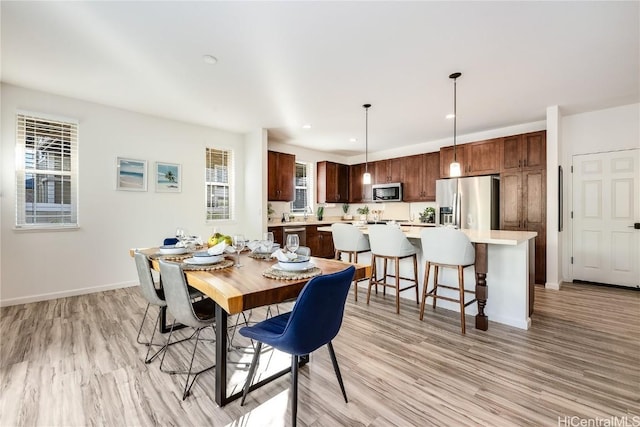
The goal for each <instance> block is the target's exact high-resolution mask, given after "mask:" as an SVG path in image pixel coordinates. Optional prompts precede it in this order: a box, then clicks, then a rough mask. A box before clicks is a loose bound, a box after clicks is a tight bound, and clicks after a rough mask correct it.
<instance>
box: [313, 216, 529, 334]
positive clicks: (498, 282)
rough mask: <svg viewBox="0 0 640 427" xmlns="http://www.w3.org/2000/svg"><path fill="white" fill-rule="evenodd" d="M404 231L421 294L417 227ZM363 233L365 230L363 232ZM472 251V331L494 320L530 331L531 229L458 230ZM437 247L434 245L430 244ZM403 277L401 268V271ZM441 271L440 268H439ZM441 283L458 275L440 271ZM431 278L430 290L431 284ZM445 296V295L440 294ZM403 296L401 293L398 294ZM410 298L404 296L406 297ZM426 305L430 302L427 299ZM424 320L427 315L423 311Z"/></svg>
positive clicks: (468, 278)
mask: <svg viewBox="0 0 640 427" xmlns="http://www.w3.org/2000/svg"><path fill="white" fill-rule="evenodd" d="M319 230H321V231H331V228H330V227H321V228H319ZM402 230H403V232H404V233H405V235H406V236H407V237H408V238H409V240H410V241H411V243H412V244H413V245H414V246H415V247H416V249H417V252H418V268H419V272H418V274H419V278H420V284H419V291H420V294H422V286H424V283H422V280H423V278H424V264H425V260H424V259H423V258H422V241H421V239H420V232H421V231H422V228H421V227H412V226H403V227H402ZM362 231H363V232H364V233H367V232H368V230H367V228H366V227H363V228H362ZM462 231H463V232H465V234H467V236H469V239H470V240H471V242H472V243H473V244H474V246H475V248H476V263H475V266H474V268H469V269H465V278H464V279H465V284H467V285H469V284H472V283H475V291H476V298H477V299H478V304H476V305H471V306H469V307H468V308H467V310H466V313H467V314H469V315H475V320H476V328H477V329H481V330H487V328H488V319H489V318H490V319H491V320H492V321H494V322H498V323H502V324H505V325H509V326H514V327H516V328H520V329H529V327H530V326H531V318H530V315H531V313H532V312H533V286H534V272H535V271H534V268H535V266H534V260H535V246H534V242H535V237H536V236H537V233H535V232H531V231H507V230H487V231H479V230H462ZM433 244H435V245H437V244H438V242H433ZM370 260H371V258H370V253H363V254H361V256H360V257H359V262H361V263H366V262H370ZM400 269H401V270H402V273H403V274H405V273H404V270H403V266H401V267H400ZM441 271H442V269H441ZM441 274H444V276H441V280H442V279H444V281H445V282H450V283H455V281H456V280H457V276H456V272H455V271H454V270H452V269H444V271H443V272H442V273H441ZM432 278H433V276H432V277H431V278H430V283H429V287H431V286H432ZM443 293H444V292H443ZM400 295H401V297H403V295H402V293H401V294H400ZM408 297H409V295H408V294H407V298H408ZM429 301H430V300H429ZM440 307H442V308H445V309H449V310H454V311H459V306H458V304H457V303H453V302H449V301H444V300H439V301H438V308H440ZM425 321H428V311H427V312H425Z"/></svg>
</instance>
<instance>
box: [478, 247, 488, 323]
mask: <svg viewBox="0 0 640 427" xmlns="http://www.w3.org/2000/svg"><path fill="white" fill-rule="evenodd" d="M475 247H476V264H475V269H476V299H477V300H478V314H476V329H480V330H481V331H486V330H487V329H489V318H488V317H487V316H486V315H485V314H484V307H485V306H486V305H487V267H488V262H487V250H488V245H487V244H486V243H475Z"/></svg>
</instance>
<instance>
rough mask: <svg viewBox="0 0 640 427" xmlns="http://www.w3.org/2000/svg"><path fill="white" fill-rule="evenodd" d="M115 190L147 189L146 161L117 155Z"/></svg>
mask: <svg viewBox="0 0 640 427" xmlns="http://www.w3.org/2000/svg"><path fill="white" fill-rule="evenodd" d="M116 176H117V182H116V190H126V191H147V161H146V160H135V159H127V158H125V157H118V159H117V164H116Z"/></svg>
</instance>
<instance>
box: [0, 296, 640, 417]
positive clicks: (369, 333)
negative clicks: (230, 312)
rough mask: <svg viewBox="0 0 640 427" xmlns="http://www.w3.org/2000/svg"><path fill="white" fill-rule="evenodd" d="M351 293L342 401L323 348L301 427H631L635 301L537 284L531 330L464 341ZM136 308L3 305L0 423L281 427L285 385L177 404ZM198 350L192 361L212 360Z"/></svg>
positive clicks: (341, 342) (201, 384)
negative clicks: (148, 359)
mask: <svg viewBox="0 0 640 427" xmlns="http://www.w3.org/2000/svg"><path fill="white" fill-rule="evenodd" d="M360 288H361V294H360V298H359V301H358V303H355V302H354V301H353V293H351V294H350V295H349V300H348V304H347V307H346V311H345V319H344V323H343V326H342V330H341V332H340V334H339V335H338V337H337V338H336V340H335V341H334V346H335V349H336V353H337V357H338V360H339V363H340V367H341V369H342V375H343V378H344V380H345V387H346V389H347V394H348V396H349V403H348V404H345V403H344V401H343V400H342V397H341V395H340V390H339V388H338V385H337V382H336V379H335V376H334V373H333V369H332V367H331V361H330V358H329V356H328V352H327V351H326V349H320V350H318V351H317V352H316V353H314V354H313V355H312V359H311V363H309V364H308V365H307V366H306V367H304V368H302V369H301V374H300V378H299V381H300V382H299V384H300V386H299V387H300V389H299V406H298V422H299V425H302V426H337V425H350V426H372V427H373V426H425V425H437V426H479V425H487V426H522V425H531V426H557V425H578V424H568V422H569V418H568V417H578V418H574V419H572V420H578V419H595V418H596V417H600V418H608V417H624V416H626V417H627V420H628V421H629V422H633V420H636V422H637V423H636V424H629V425H639V424H638V423H640V292H636V291H633V290H626V289H614V288H604V287H596V286H593V285H577V284H569V285H565V286H563V288H562V290H561V291H550V290H545V289H544V288H542V287H536V304H535V310H536V312H535V314H534V316H533V318H532V320H533V323H532V328H531V329H530V330H529V331H522V330H519V329H514V328H510V327H506V326H502V325H499V324H495V323H490V326H489V331H487V332H480V331H476V330H475V329H474V328H473V319H472V318H471V317H468V318H467V335H466V336H461V335H460V334H459V324H458V314H457V313H453V312H448V311H446V310H442V309H436V311H433V310H431V309H427V310H426V312H425V320H424V321H423V322H420V321H419V320H418V309H417V306H415V304H412V303H411V302H409V301H408V300H403V301H402V307H401V314H400V315H396V314H395V312H394V298H393V296H392V295H387V297H386V299H385V298H383V297H382V296H381V295H380V296H377V297H374V296H372V302H371V305H369V306H367V305H366V303H365V301H366V298H365V295H364V291H363V290H362V288H363V287H360ZM144 307H145V303H144V301H143V299H142V297H141V296H139V294H138V290H137V288H129V289H121V290H116V291H108V292H103V293H97V294H91V295H85V296H80V297H73V298H64V299H59V300H54V301H48V302H41V303H34V304H26V305H19V306H13V307H5V308H2V309H1V310H0V315H1V317H0V334H1V335H0V339H1V342H0V344H1V347H0V426H3V427H4V426H86V425H93V426H125V425H126V426H137V425H139V426H153V425H176V426H183V425H184V426H205V425H209V426H252V425H256V426H265V425H274V426H278V425H288V422H289V418H290V412H288V411H289V410H288V401H287V399H288V392H289V376H285V377H283V378H280V379H279V380H276V381H275V382H273V383H271V384H269V385H267V386H265V387H263V388H261V389H260V390H257V391H256V392H253V393H251V394H250V395H249V397H248V399H247V404H246V406H244V407H240V405H239V402H238V401H236V402H233V403H231V404H229V405H227V406H226V407H224V408H219V407H217V406H216V404H215V403H214V401H213V399H212V390H213V382H214V372H213V371H210V372H208V373H205V374H203V375H202V376H201V377H200V378H199V379H198V381H197V383H196V385H195V386H194V387H193V390H192V392H193V394H192V396H190V397H189V398H188V399H187V400H186V401H184V402H183V401H182V400H180V397H181V393H182V386H183V381H184V377H182V376H170V375H167V374H164V373H161V372H160V371H159V369H158V365H159V362H158V361H154V362H153V363H151V364H149V365H145V364H144V362H143V361H142V358H143V356H144V351H145V348H144V346H141V345H138V344H136V343H135V337H136V332H137V327H138V325H139V322H140V319H141V317H142V313H143V311H144ZM152 310H153V309H152ZM154 313H155V312H154ZM175 347H176V351H175V352H174V353H172V354H177V355H178V357H182V356H185V355H186V351H187V348H186V347H185V348H184V349H178V347H179V346H175ZM189 348H190V347H189ZM211 348H212V347H207V346H203V351H204V352H205V353H206V352H207V351H210V350H211ZM183 350H184V351H183ZM181 352H183V353H184V354H181ZM205 353H201V354H200V355H199V357H198V361H199V362H201V363H206V362H208V361H211V360H212V359H211V355H209V359H208V360H207V354H205ZM185 357H186V356H185ZM176 360H180V359H176ZM176 360H172V361H171V362H172V363H174V362H176ZM243 372H245V371H244V369H243V368H242V367H240V368H238V373H239V374H242V373H243ZM240 376H241V375H240ZM239 381H241V380H239ZM565 417H567V418H565ZM633 417H637V418H633ZM559 418H560V419H562V420H565V424H558V420H559ZM574 422H575V421H574ZM584 425H586V424H584ZM590 425H592V424H590ZM601 425H604V424H601Z"/></svg>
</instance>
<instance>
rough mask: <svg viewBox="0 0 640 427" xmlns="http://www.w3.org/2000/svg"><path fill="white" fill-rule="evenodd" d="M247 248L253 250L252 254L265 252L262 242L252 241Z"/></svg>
mask: <svg viewBox="0 0 640 427" xmlns="http://www.w3.org/2000/svg"><path fill="white" fill-rule="evenodd" d="M247 247H248V248H249V249H250V250H251V252H256V251H260V252H264V250H263V249H264V247H263V246H262V242H261V241H260V240H252V241H250V242H249V243H247Z"/></svg>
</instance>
